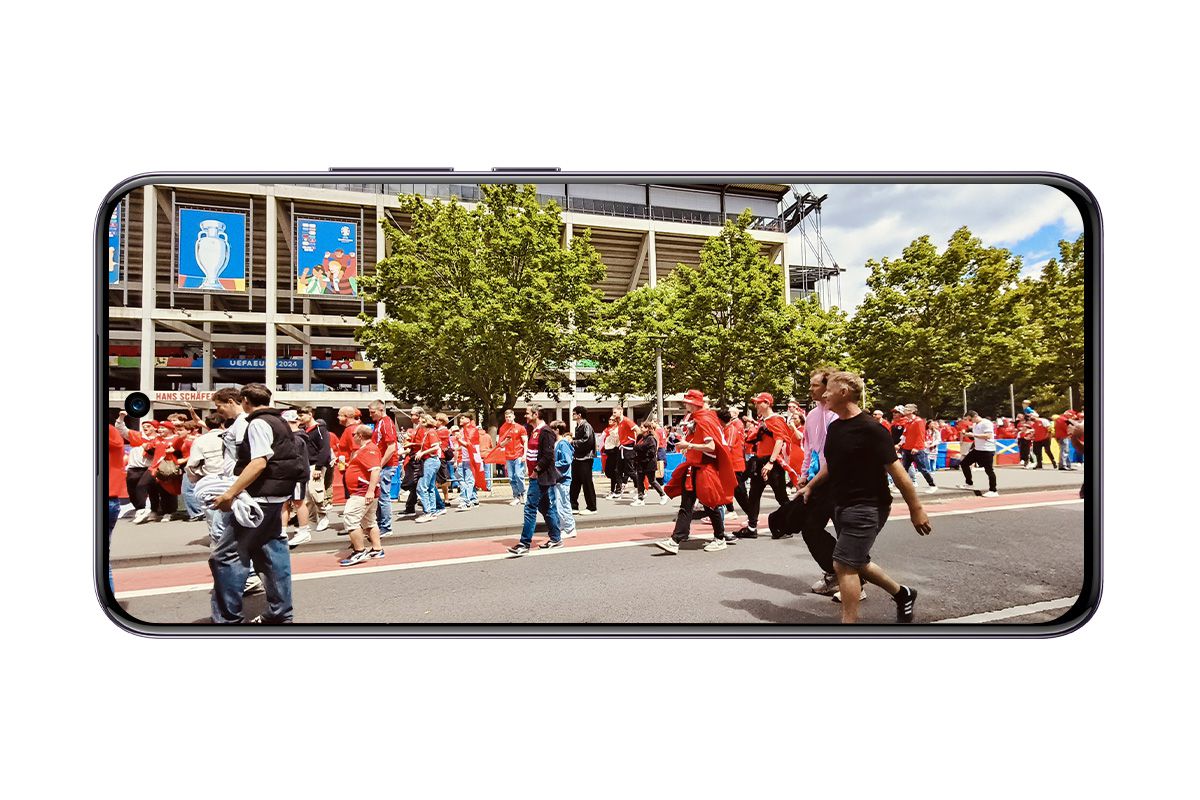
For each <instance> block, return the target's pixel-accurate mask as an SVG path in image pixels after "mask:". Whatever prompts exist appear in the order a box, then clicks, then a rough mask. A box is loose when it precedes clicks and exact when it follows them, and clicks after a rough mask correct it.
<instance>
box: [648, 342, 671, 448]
mask: <svg viewBox="0 0 1200 800" xmlns="http://www.w3.org/2000/svg"><path fill="white" fill-rule="evenodd" d="M649 338H650V340H651V341H653V342H654V377H655V381H656V396H657V398H658V424H659V425H662V424H664V423H665V422H666V416H664V414H663V365H662V346H663V342H665V341H666V340H667V337H666V336H665V335H664V334H661V333H658V334H651V335H650V337H649Z"/></svg>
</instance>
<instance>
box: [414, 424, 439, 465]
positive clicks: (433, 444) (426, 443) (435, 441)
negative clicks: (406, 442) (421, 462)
mask: <svg viewBox="0 0 1200 800" xmlns="http://www.w3.org/2000/svg"><path fill="white" fill-rule="evenodd" d="M420 441H421V445H420V447H418V448H417V452H421V451H424V450H429V449H432V450H433V452H432V453H426V454H425V458H441V457H442V455H443V454H444V453H445V451H444V450H442V437H440V436H438V432H437V428H426V429H425V432H424V433H422V434H421V440H420Z"/></svg>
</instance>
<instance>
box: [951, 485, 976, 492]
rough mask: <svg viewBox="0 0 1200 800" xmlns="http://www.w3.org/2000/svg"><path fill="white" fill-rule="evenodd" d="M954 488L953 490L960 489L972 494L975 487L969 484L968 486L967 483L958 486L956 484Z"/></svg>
mask: <svg viewBox="0 0 1200 800" xmlns="http://www.w3.org/2000/svg"><path fill="white" fill-rule="evenodd" d="M954 488H955V489H962V490H963V491H964V492H973V491H975V487H974V486H972V485H971V484H969V483H960V484H957V485H956V486H955V487H954Z"/></svg>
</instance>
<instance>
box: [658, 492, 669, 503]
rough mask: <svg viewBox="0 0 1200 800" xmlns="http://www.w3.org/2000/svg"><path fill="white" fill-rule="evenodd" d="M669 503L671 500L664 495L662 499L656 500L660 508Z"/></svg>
mask: <svg viewBox="0 0 1200 800" xmlns="http://www.w3.org/2000/svg"><path fill="white" fill-rule="evenodd" d="M669 502H671V498H669V497H667V496H666V495H665V494H664V495H663V496H662V497H660V498H658V504H659V505H660V506H665V505H666V504H667V503H669Z"/></svg>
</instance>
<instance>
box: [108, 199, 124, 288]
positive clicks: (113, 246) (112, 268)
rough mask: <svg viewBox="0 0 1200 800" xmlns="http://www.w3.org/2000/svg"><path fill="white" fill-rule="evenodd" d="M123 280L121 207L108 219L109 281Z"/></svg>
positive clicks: (117, 281) (118, 281) (110, 282)
mask: <svg viewBox="0 0 1200 800" xmlns="http://www.w3.org/2000/svg"><path fill="white" fill-rule="evenodd" d="M120 282H121V207H120V206H117V208H116V210H114V211H113V213H112V216H111V217H109V220H108V283H109V285H110V286H111V285H112V284H114V283H120Z"/></svg>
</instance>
